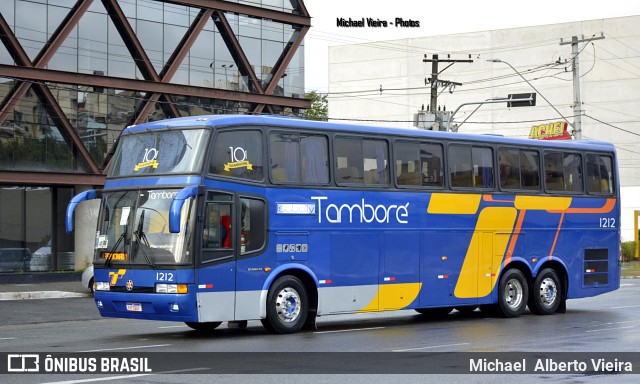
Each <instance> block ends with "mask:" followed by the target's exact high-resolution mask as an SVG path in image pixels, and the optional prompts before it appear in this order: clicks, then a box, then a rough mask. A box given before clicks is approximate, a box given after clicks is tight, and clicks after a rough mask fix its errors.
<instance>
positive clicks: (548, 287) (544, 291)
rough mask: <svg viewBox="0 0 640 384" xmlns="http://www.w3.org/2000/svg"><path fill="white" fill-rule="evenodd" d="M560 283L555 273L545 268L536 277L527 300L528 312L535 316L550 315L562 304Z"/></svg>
mask: <svg viewBox="0 0 640 384" xmlns="http://www.w3.org/2000/svg"><path fill="white" fill-rule="evenodd" d="M562 292H563V290H562V282H561V281H560V278H559V277H558V274H557V273H556V271H554V270H553V269H551V268H545V269H543V270H542V271H540V273H538V277H536V281H535V283H533V289H532V291H531V297H530V298H529V310H530V311H531V312H533V313H535V314H536V315H551V314H553V313H555V312H556V311H557V310H558V307H559V306H560V302H562Z"/></svg>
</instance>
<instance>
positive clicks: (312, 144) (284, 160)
mask: <svg viewBox="0 0 640 384" xmlns="http://www.w3.org/2000/svg"><path fill="white" fill-rule="evenodd" d="M269 142H270V146H269V161H270V169H271V181H272V182H276V183H278V182H302V183H309V184H326V183H328V182H329V149H328V147H329V146H328V143H327V138H326V136H317V135H305V134H298V133H271V134H270V135H269Z"/></svg>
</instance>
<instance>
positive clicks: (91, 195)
mask: <svg viewBox="0 0 640 384" xmlns="http://www.w3.org/2000/svg"><path fill="white" fill-rule="evenodd" d="M101 192H102V191H96V190H95V189H90V190H88V191H84V192H82V193H79V194H77V195H75V196H73V198H72V199H71V201H70V202H69V205H67V217H66V222H65V224H66V229H67V233H71V232H73V211H75V210H76V206H77V205H78V204H80V203H81V202H83V201H86V200H93V199H98V198H100V197H101V195H102V193H101Z"/></svg>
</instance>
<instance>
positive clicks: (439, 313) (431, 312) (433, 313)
mask: <svg viewBox="0 0 640 384" xmlns="http://www.w3.org/2000/svg"><path fill="white" fill-rule="evenodd" d="M451 311H453V307H440V308H416V312H418V313H419V314H421V315H424V316H430V317H444V316H447V315H448V314H449V313H450V312H451Z"/></svg>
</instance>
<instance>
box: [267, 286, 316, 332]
mask: <svg viewBox="0 0 640 384" xmlns="http://www.w3.org/2000/svg"><path fill="white" fill-rule="evenodd" d="M308 313H309V300H307V290H306V288H305V287H304V284H302V282H301V281H300V279H298V278H297V277H295V276H288V275H287V276H282V277H280V278H279V279H278V280H276V281H275V282H274V283H273V285H272V286H271V288H270V289H269V294H268V295H267V317H266V319H262V320H261V321H262V325H264V327H265V328H267V329H268V330H269V331H270V332H273V333H293V332H296V331H298V330H300V328H302V326H303V325H304V322H305V321H306V319H307V315H308Z"/></svg>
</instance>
